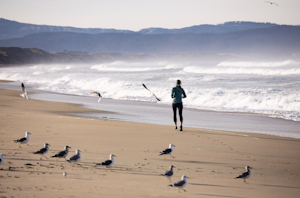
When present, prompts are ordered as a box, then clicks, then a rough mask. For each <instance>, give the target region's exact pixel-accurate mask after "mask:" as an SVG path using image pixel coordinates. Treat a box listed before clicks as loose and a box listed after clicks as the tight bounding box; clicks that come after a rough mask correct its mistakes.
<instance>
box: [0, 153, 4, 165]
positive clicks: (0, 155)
mask: <svg viewBox="0 0 300 198" xmlns="http://www.w3.org/2000/svg"><path fill="white" fill-rule="evenodd" d="M3 161H4V154H3V153H1V154H0V164H2V162H3Z"/></svg>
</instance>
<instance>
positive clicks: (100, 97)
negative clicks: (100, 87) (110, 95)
mask: <svg viewBox="0 0 300 198" xmlns="http://www.w3.org/2000/svg"><path fill="white" fill-rule="evenodd" d="M90 94H97V95H98V96H99V100H98V102H100V100H101V99H102V96H101V94H100V93H99V92H96V91H94V92H92V93H90Z"/></svg>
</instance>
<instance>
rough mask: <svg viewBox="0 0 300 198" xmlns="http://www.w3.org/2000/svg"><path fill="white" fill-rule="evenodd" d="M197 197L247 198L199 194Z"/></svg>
mask: <svg viewBox="0 0 300 198" xmlns="http://www.w3.org/2000/svg"><path fill="white" fill-rule="evenodd" d="M197 195H203V196H208V197H230V198H245V197H234V196H226V195H212V194H197Z"/></svg>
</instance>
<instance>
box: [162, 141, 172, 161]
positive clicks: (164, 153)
mask: <svg viewBox="0 0 300 198" xmlns="http://www.w3.org/2000/svg"><path fill="white" fill-rule="evenodd" d="M173 146H174V147H175V145H173V144H170V145H169V148H167V149H165V150H163V151H161V152H160V155H167V154H169V155H170V156H171V157H173V156H172V155H171V153H172V152H173ZM173 158H175V157H173ZM165 159H166V157H165Z"/></svg>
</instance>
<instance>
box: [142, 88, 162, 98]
mask: <svg viewBox="0 0 300 198" xmlns="http://www.w3.org/2000/svg"><path fill="white" fill-rule="evenodd" d="M143 86H144V87H145V88H146V89H147V90H148V91H150V89H148V88H147V87H146V85H145V84H143ZM150 93H151V94H152V96H154V97H155V98H156V100H158V101H160V99H159V98H158V97H156V95H155V94H154V93H153V92H152V91H150Z"/></svg>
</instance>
